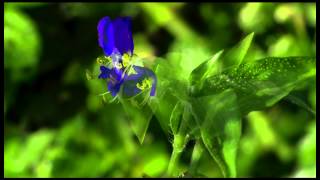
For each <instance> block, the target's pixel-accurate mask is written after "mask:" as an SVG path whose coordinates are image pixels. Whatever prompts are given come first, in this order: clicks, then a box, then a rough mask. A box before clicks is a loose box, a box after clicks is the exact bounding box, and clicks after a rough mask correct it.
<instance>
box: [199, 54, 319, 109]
mask: <svg viewBox="0 0 320 180" xmlns="http://www.w3.org/2000/svg"><path fill="white" fill-rule="evenodd" d="M315 62H316V61H315V58H311V57H287V58H273V57H271V58H265V59H261V60H258V61H254V62H250V63H245V64H241V65H240V66H239V67H238V68H230V69H227V70H225V71H223V72H222V73H221V74H218V75H215V76H212V77H210V78H208V79H206V80H205V82H204V86H203V88H202V89H200V90H199V91H197V92H194V95H195V96H207V95H211V94H218V93H221V92H223V91H224V90H225V89H229V88H232V89H234V90H235V92H236V94H237V97H238V103H239V108H240V109H241V113H242V114H247V113H248V112H250V111H253V110H260V109H263V108H265V107H270V106H272V105H273V104H275V103H276V102H278V101H279V100H280V99H282V98H283V97H285V96H287V95H288V94H289V93H290V92H291V91H292V90H294V88H295V87H296V86H298V85H299V84H300V83H302V82H305V81H306V80H308V79H310V78H311V77H314V76H315V74H316V67H315Z"/></svg>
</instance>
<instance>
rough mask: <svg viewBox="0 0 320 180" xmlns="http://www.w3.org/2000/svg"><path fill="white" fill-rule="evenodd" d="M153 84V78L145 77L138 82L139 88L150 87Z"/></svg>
mask: <svg viewBox="0 0 320 180" xmlns="http://www.w3.org/2000/svg"><path fill="white" fill-rule="evenodd" d="M151 86H152V79H150V78H145V79H144V80H143V81H142V82H141V83H137V88H138V89H140V90H144V89H149V88H151Z"/></svg>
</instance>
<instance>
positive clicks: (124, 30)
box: [112, 17, 134, 55]
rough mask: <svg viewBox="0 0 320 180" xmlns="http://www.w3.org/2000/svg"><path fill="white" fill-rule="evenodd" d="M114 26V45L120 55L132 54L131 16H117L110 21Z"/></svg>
mask: <svg viewBox="0 0 320 180" xmlns="http://www.w3.org/2000/svg"><path fill="white" fill-rule="evenodd" d="M112 25H113V28H114V40H115V41H114V43H115V47H116V48H117V50H118V51H119V53H120V54H121V55H123V54H124V53H128V52H129V53H131V55H132V54H133V48H134V47H133V38H132V32H131V18H130V17H119V18H117V19H115V20H114V21H113V22H112Z"/></svg>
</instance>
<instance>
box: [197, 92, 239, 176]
mask: <svg viewBox="0 0 320 180" xmlns="http://www.w3.org/2000/svg"><path fill="white" fill-rule="evenodd" d="M192 105H193V106H192V108H193V116H194V117H195V118H196V120H197V121H198V123H199V124H200V126H201V129H200V131H201V139H202V141H203V143H204V145H205V147H206V148H207V150H208V151H209V153H210V155H211V156H212V158H213V159H214V160H215V161H216V162H217V163H218V165H219V167H220V169H221V171H222V173H223V175H224V176H225V177H235V176H236V153H237V148H238V142H239V140H240V135H241V116H240V111H239V109H238V106H237V98H236V94H235V92H233V91H232V90H226V91H224V92H223V93H221V94H219V95H211V96H205V97H200V98H194V99H193V102H192ZM213 107H214V108H213Z"/></svg>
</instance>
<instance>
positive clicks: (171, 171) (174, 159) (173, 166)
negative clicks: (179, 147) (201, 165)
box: [167, 150, 182, 177]
mask: <svg viewBox="0 0 320 180" xmlns="http://www.w3.org/2000/svg"><path fill="white" fill-rule="evenodd" d="M181 153H182V152H179V151H175V150H173V151H172V154H171V158H170V162H169V166H168V171H167V174H168V175H169V176H170V177H177V176H178V175H179V173H178V172H177V168H178V163H179V159H180V156H181Z"/></svg>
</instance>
